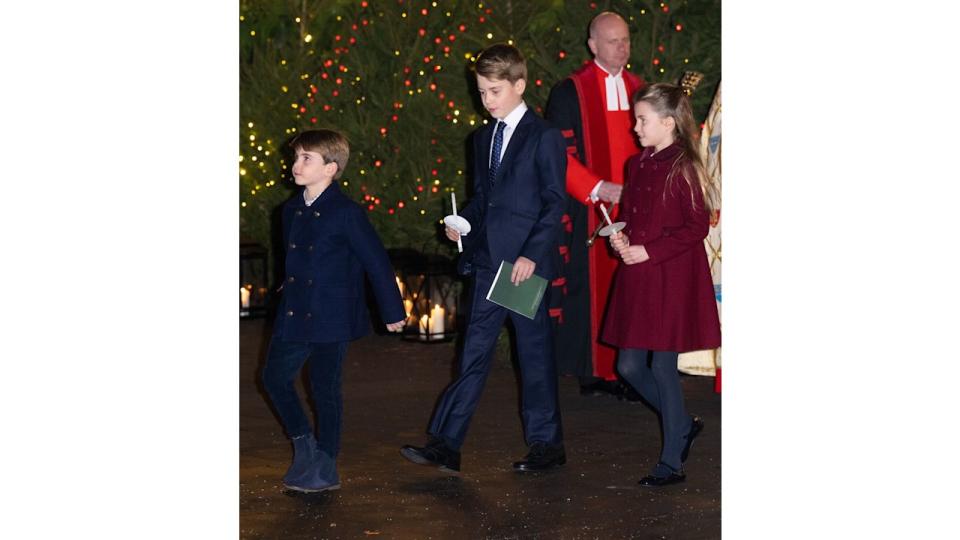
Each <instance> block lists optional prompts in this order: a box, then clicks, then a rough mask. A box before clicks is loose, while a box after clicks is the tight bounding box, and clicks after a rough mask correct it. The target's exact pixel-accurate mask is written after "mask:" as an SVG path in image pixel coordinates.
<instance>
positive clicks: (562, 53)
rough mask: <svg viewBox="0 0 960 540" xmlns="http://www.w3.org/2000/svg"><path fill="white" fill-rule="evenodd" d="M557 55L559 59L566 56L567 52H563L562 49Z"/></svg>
mask: <svg viewBox="0 0 960 540" xmlns="http://www.w3.org/2000/svg"><path fill="white" fill-rule="evenodd" d="M559 56H560V58H561V59H563V58H566V57H567V53H565V52H563V51H560V54H559Z"/></svg>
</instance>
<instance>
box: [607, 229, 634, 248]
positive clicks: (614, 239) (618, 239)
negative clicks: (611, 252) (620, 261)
mask: <svg viewBox="0 0 960 540" xmlns="http://www.w3.org/2000/svg"><path fill="white" fill-rule="evenodd" d="M629 245H630V239H629V238H627V235H625V234H623V233H622V232H620V231H617V232H615V233H613V234H612V235H610V247H612V248H613V249H615V250H616V251H617V253H620V252H621V251H623V250H624V249H626V248H627V246H629Z"/></svg>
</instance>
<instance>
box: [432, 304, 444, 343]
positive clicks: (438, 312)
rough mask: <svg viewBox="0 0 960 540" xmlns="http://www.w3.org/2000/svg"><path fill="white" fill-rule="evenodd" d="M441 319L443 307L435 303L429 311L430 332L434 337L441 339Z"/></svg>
mask: <svg viewBox="0 0 960 540" xmlns="http://www.w3.org/2000/svg"><path fill="white" fill-rule="evenodd" d="M443 321H444V313H443V307H441V306H440V305H439V304H436V305H434V306H433V309H432V310H431V311H430V333H431V334H433V335H434V338H435V339H443Z"/></svg>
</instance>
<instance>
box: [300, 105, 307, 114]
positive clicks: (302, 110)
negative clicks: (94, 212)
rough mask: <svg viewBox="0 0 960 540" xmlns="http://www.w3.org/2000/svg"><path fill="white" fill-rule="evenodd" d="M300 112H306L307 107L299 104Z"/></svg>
mask: <svg viewBox="0 0 960 540" xmlns="http://www.w3.org/2000/svg"><path fill="white" fill-rule="evenodd" d="M300 112H301V113H305V112H307V108H306V107H304V106H303V105H301V106H300Z"/></svg>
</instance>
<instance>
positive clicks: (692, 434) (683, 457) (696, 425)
mask: <svg viewBox="0 0 960 540" xmlns="http://www.w3.org/2000/svg"><path fill="white" fill-rule="evenodd" d="M690 420H691V422H690V431H688V432H687V444H686V445H684V447H683V452H680V462H681V463H686V462H687V456H688V455H690V447H691V446H693V440H694V439H696V438H697V435H699V434H700V432H701V431H703V419H702V418H700V417H699V416H692V417H691V418H690Z"/></svg>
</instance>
